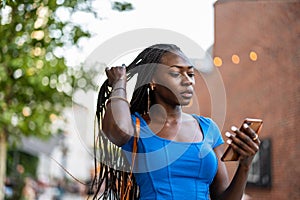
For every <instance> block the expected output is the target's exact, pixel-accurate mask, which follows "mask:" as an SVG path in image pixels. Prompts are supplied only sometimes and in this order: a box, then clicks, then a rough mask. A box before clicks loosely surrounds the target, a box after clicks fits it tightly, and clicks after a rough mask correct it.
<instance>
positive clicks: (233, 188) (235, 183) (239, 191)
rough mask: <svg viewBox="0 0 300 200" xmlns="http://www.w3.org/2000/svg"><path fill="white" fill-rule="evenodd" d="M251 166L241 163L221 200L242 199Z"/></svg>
mask: <svg viewBox="0 0 300 200" xmlns="http://www.w3.org/2000/svg"><path fill="white" fill-rule="evenodd" d="M249 170H250V167H247V166H243V165H241V164H239V166H238V168H237V170H236V172H235V175H234V177H233V179H232V181H231V183H230V185H229V186H228V188H227V189H226V190H225V191H224V193H223V194H222V195H221V196H220V198H218V199H219V200H241V199H242V197H243V194H244V190H245V187H246V184H247V177H248V173H249Z"/></svg>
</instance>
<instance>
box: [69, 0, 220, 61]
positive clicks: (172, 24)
mask: <svg viewBox="0 0 300 200" xmlns="http://www.w3.org/2000/svg"><path fill="white" fill-rule="evenodd" d="M127 2H130V3H132V5H133V7H134V10H132V11H126V12H118V11H115V10H112V9H111V2H110V1H108V0H97V1H95V2H94V7H95V8H96V11H97V12H98V13H99V15H100V16H101V18H102V19H101V20H93V19H91V18H90V17H85V16H81V15H77V16H74V17H73V20H75V21H76V22H77V23H81V24H83V25H84V26H85V27H86V28H88V29H89V30H91V31H92V32H93V37H92V38H90V39H88V40H83V41H82V42H81V44H80V46H81V48H80V51H79V53H78V49H74V48H73V49H72V48H70V49H68V55H70V57H71V59H68V60H69V61H68V64H69V65H71V66H72V65H76V64H78V62H82V61H84V60H85V59H86V58H87V57H88V55H89V54H90V53H92V52H93V50H95V48H97V47H98V46H99V45H101V44H102V43H103V42H105V41H107V40H109V39H110V38H112V37H113V36H116V35H119V34H122V33H124V32H127V31H132V30H135V29H142V28H158V29H167V30H170V31H175V32H177V33H179V34H183V35H185V36H186V37H188V38H190V39H191V40H193V41H195V42H196V43H197V44H199V45H200V46H201V47H202V48H203V50H207V49H208V48H209V47H210V46H211V45H212V44H213V41H214V6H213V4H214V3H215V2H216V0H185V1H183V0H127ZM145 39H147V38H145ZM74 55H76V56H74Z"/></svg>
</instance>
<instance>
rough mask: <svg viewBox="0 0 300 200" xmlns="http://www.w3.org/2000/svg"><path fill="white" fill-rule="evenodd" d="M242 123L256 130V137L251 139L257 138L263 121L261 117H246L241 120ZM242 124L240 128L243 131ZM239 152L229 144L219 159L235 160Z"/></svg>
mask: <svg viewBox="0 0 300 200" xmlns="http://www.w3.org/2000/svg"><path fill="white" fill-rule="evenodd" d="M243 124H247V125H248V126H249V127H250V128H251V129H252V130H253V131H255V132H256V134H257V135H256V136H255V137H256V138H255V137H253V138H252V139H253V140H256V139H257V136H258V133H259V132H260V130H261V128H262V124H263V121H262V120H261V119H252V118H246V119H245V120H244V122H243ZM243 124H242V125H241V127H240V130H241V131H243V129H244V128H243ZM239 156H240V155H239V154H238V153H237V152H235V151H234V150H233V149H232V148H231V147H230V146H228V147H227V149H226V150H225V153H224V154H223V156H222V157H221V161H223V162H226V161H237V160H238V159H239Z"/></svg>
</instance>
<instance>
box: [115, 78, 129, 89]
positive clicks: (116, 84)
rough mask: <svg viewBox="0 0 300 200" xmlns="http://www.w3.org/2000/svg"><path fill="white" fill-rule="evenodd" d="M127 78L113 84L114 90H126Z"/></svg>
mask: <svg viewBox="0 0 300 200" xmlns="http://www.w3.org/2000/svg"><path fill="white" fill-rule="evenodd" d="M126 82H127V80H126V78H120V79H118V80H116V81H115V82H114V83H113V84H112V88H113V89H114V88H122V87H123V88H126Z"/></svg>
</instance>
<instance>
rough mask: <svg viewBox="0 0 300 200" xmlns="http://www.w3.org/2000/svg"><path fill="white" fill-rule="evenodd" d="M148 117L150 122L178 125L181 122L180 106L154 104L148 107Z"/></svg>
mask: <svg viewBox="0 0 300 200" xmlns="http://www.w3.org/2000/svg"><path fill="white" fill-rule="evenodd" d="M149 117H150V120H151V122H159V123H168V124H173V123H179V122H181V117H182V108H181V106H175V107H169V106H163V105H161V104H155V105H152V106H151V107H150V110H149Z"/></svg>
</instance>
